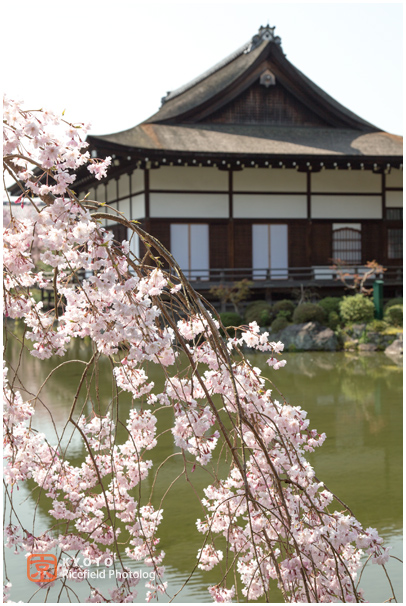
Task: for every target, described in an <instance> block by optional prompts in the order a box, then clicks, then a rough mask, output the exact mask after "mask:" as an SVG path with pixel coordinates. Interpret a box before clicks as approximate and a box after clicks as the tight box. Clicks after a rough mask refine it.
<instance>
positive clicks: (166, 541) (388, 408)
mask: <svg viewBox="0 0 406 606" xmlns="http://www.w3.org/2000/svg"><path fill="white" fill-rule="evenodd" d="M90 356H91V350H90V344H88V343H84V342H80V341H76V342H72V344H71V345H70V348H69V351H68V354H67V356H66V357H65V359H64V361H67V360H71V362H70V363H69V364H65V365H64V366H62V367H61V368H59V369H58V370H57V371H56V372H55V373H54V374H53V375H52V377H51V379H50V381H49V383H47V385H46V387H44V389H43V391H42V392H41V401H38V402H37V413H36V419H35V426H36V427H37V428H38V429H39V430H41V431H43V432H45V433H46V435H47V437H48V439H49V440H50V441H51V442H55V440H58V439H59V438H60V436H61V433H62V430H63V427H64V424H65V422H66V417H67V414H68V412H69V410H70V407H71V405H72V401H73V398H74V394H75V387H76V385H77V383H78V380H79V378H80V376H81V374H82V372H83V364H81V363H80V361H81V360H82V361H83V360H88V359H89V358H90ZM285 357H286V359H287V360H288V364H287V365H286V366H285V368H284V369H282V370H280V371H274V370H272V369H270V368H269V367H268V366H266V365H265V359H266V358H265V356H263V355H262V354H255V355H252V356H250V359H251V361H252V363H253V364H254V365H255V366H258V367H259V368H261V369H262V371H263V373H264V375H265V376H267V377H268V378H269V379H270V380H271V381H275V383H276V385H277V386H278V388H279V390H280V391H282V393H283V394H284V397H285V398H286V400H287V401H288V402H290V403H292V404H295V405H299V406H302V408H304V409H305V410H307V411H308V413H309V417H310V419H311V427H316V428H317V429H318V430H319V431H325V432H326V434H327V440H326V442H325V444H324V445H323V447H322V448H321V449H320V450H319V452H317V451H316V453H314V454H313V455H312V464H314V466H315V468H316V473H317V476H318V477H319V478H320V479H322V480H323V481H324V482H325V484H326V485H327V486H328V488H329V489H330V490H332V491H333V492H335V493H336V494H338V495H339V496H340V498H341V499H342V500H344V501H345V502H347V503H348V504H349V505H350V507H351V508H352V510H353V512H354V514H355V515H356V516H357V517H358V519H359V520H360V521H361V522H362V523H363V524H365V525H366V526H373V527H376V528H378V530H379V531H380V532H381V533H382V534H383V535H385V537H386V538H387V539H388V541H389V542H390V543H392V544H393V545H394V550H393V552H392V553H394V554H395V555H398V556H399V557H401V554H402V551H401V549H402V548H401V545H402V543H401V529H402V502H401V495H402V436H401V431H402V373H401V370H400V369H399V367H398V366H396V365H395V364H394V363H393V362H392V361H391V360H390V359H389V358H387V357H385V356H384V354H380V353H375V354H374V355H372V356H360V355H358V354H347V353H342V352H340V353H303V354H299V353H296V354H287V355H286V356H285ZM6 359H7V360H8V362H9V363H10V365H11V367H14V368H15V367H16V366H17V364H18V363H19V347H18V343H16V342H13V341H10V340H9V342H8V346H7V350H6ZM73 360H77V361H76V362H74V361H73ZM60 362H61V360H60V359H57V360H54V359H51V360H47V361H39V360H36V359H35V358H32V357H31V356H29V355H23V357H22V359H21V361H20V363H21V371H22V377H23V379H22V382H23V386H24V388H25V389H26V390H27V392H29V393H30V394H34V393H36V392H37V391H38V390H39V388H40V387H41V385H42V383H43V381H44V380H45V378H46V377H47V376H48V374H49V373H50V372H51V371H52V370H53V368H55V365H56V364H58V363H60ZM149 370H150V376H151V378H152V379H153V380H154V382H155V384H156V389H160V388H161V387H162V384H163V376H162V373H160V372H159V371H158V370H157V369H156V368H155V367H154V366H153V365H151V367H150V369H149ZM98 372H99V380H100V398H99V399H98V398H97V394H96V392H95V388H94V385H93V384H89V386H88V393H89V398H84V397H82V398H81V399H79V408H81V407H84V413H85V414H87V415H88V414H89V413H90V412H91V406H92V405H91V404H90V400H92V402H93V406H94V407H96V406H99V407H100V412H103V411H105V410H106V409H107V408H108V407H109V406H111V405H112V404H114V408H116V404H117V406H118V409H119V410H120V411H121V412H120V416H121V413H122V414H123V418H125V416H126V413H127V412H128V409H129V407H130V406H131V400H130V398H129V397H128V396H127V395H120V396H119V398H118V401H117V398H116V394H115V392H114V389H113V385H112V382H111V380H110V362H109V360H107V359H102V360H100V362H99V368H98ZM274 393H275V397H276V398H277V399H280V397H279V396H278V394H277V390H276V388H275V389H274ZM51 415H52V418H53V422H52V419H51ZM172 418H173V417H172V412H171V410H169V409H166V410H163V411H161V413H160V415H159V417H158V431H164V430H165V429H167V428H168V427H170V426H171V424H172ZM70 433H71V430H70V429H69V430H67V431H66V432H65V435H64V438H63V445H65V446H66V445H67V443H68V440H69V438H70ZM119 439H120V436H119ZM123 440H124V435H123ZM176 452H177V449H176V448H175V447H174V445H173V440H172V436H171V434H170V432H166V433H163V435H161V437H160V439H159V441H158V446H157V448H156V449H154V450H152V451H151V452H149V453H148V458H150V459H151V460H152V461H153V463H154V469H157V467H158V465H159V462H160V461H162V459H163V458H164V457H167V456H168V455H171V454H174V453H176ZM84 454H85V453H84V450H83V445H82V444H81V441H80V440H79V439H77V438H76V437H75V436H74V438H73V440H72V441H71V442H70V445H69V451H68V458H69V460H70V461H71V462H72V463H74V464H80V463H81V461H82V460H83V457H84ZM181 470H182V460H181V457H180V456H178V455H175V456H172V457H171V458H170V459H169V460H168V462H167V464H166V465H165V468H164V470H163V471H162V472H161V473H160V474H159V475H158V479H157V482H156V487H155V492H154V501H155V502H156V504H159V502H160V500H161V498H162V496H163V494H164V493H165V491H166V489H167V487H168V485H169V484H170V483H171V482H172V481H173V480H175V479H176V478H177V476H178V475H179V473H180V471H181ZM226 472H227V467H226V464H225V463H224V462H222V463H221V465H220V473H219V475H220V476H221V475H223V476H224V475H225V474H226ZM189 475H190V479H191V480H192V481H193V486H194V489H192V488H191V486H190V484H189V483H188V482H186V481H185V478H184V477H183V476H182V477H181V478H180V479H178V480H177V482H176V484H175V486H174V488H173V489H172V490H171V492H170V493H169V494H168V496H167V497H166V499H165V502H164V511H165V515H164V521H163V523H162V525H161V527H160V532H159V535H160V537H161V548H162V549H163V550H164V551H165V552H166V554H167V557H166V561H167V562H168V563H169V562H170V563H171V567H169V568H168V581H169V593H170V594H171V595H173V594H174V593H175V592H176V591H177V590H178V589H179V588H180V586H181V585H182V583H183V582H184V581H185V580H186V579H187V577H188V575H189V573H190V571H191V569H192V568H193V566H194V563H195V561H196V560H195V558H196V553H197V550H198V549H199V547H201V539H202V536H201V535H200V534H199V533H198V532H197V530H196V525H195V523H196V519H197V518H199V517H202V513H203V510H202V506H201V503H200V500H199V498H201V496H202V489H203V487H204V486H206V485H207V484H208V483H209V482H210V479H209V477H208V476H207V474H206V473H205V472H202V471H201V470H200V469H198V468H197V469H196V470H195V471H194V473H193V474H189ZM143 484H145V486H144V487H143V488H142V490H143V494H144V495H147V494H148V492H149V490H150V488H151V485H152V476H150V477H149V478H148V479H147V480H146V482H145V483H143ZM30 489H32V486H30V485H29V484H28V485H27V486H26V487H24V489H23V490H22V491H21V494H20V495H19V498H18V499H17V501H16V503H17V505H18V511H19V515H21V517H22V519H23V520H28V519H29V518H30V514H31V511H30V509H31V507H32V505H33V503H34V501H35V500H36V497H35V495H31V493H30V492H29V490H30ZM27 499H28V500H27ZM48 509H49V501H48V500H47V499H41V500H40V503H39V511H38V518H37V522H36V531H37V532H38V531H40V530H45V529H46V528H47V526H48V525H49V524H50V523H52V521H51V519H50V517H49V516H48V514H47V511H48ZM7 557H8V556H7ZM22 557H23V556H11V558H10V563H9V572H11V579H12V581H14V582H13V585H14V588H15V591H14V593H13V594H12V599H13V600H22V601H26V600H27V599H28V598H29V596H31V594H32V593H33V588H32V584H31V583H30V582H29V581H28V580H25V577H24V575H22V574H21V565H22V564H21V560H22ZM131 566H132V567H134V563H131ZM136 566H137V565H136ZM389 568H390V570H391V574H392V575H393V577H394V579H395V583H396V591H397V597H398V599H399V597H400V598H401V565H400V564H399V563H397V562H395V561H394V560H392V561H391V563H390V564H389ZM217 580H218V578H217V573H216V571H211V572H208V573H202V572H198V573H197V574H196V576H195V577H194V578H193V580H192V581H191V583H190V584H189V585H187V587H186V588H185V590H184V591H183V592H182V593H181V594H180V596H179V597H178V598H177V600H176V601H193V602H202V601H205V602H206V601H211V600H210V599H209V595H208V593H207V591H206V588H207V586H208V585H209V584H212V583H215V582H217ZM386 583H387V581H386V579H385V577H384V576H383V574H381V571H380V569H378V568H373V567H368V568H367V572H366V574H365V578H364V579H363V582H362V586H363V587H364V588H365V589H366V597H367V599H368V600H370V601H374V602H375V601H381V600H384V599H387V598H388V597H389V595H390V594H389V587H388V586H387V584H386ZM100 587H102V585H100ZM139 587H140V593H139V599H140V600H142V599H143V595H144V593H143V591H142V590H141V583H140V585H139ZM75 591H77V592H78V595H79V596H80V597H81V599H83V597H84V596H82V594H81V585H77V586H75ZM271 598H272V600H273V601H275V602H279V601H281V598H280V595H279V592H278V591H277V590H275V591H273V592H272V593H271ZM49 599H50V598H49ZM32 601H33V602H39V603H40V602H42V601H43V596H42V595H41V593H38V594H37V595H36V596H35V598H34V599H33V600H32ZM66 601H67V600H66Z"/></svg>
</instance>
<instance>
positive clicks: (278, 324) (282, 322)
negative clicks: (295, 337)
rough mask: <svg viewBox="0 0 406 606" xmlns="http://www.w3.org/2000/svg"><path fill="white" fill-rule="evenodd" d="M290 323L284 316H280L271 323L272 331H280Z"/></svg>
mask: <svg viewBox="0 0 406 606" xmlns="http://www.w3.org/2000/svg"><path fill="white" fill-rule="evenodd" d="M288 325H289V322H288V321H287V319H286V318H284V317H283V316H278V317H277V318H276V319H275V320H274V321H273V322H272V324H271V332H279V331H280V330H283V329H284V328H286V327H287V326H288Z"/></svg>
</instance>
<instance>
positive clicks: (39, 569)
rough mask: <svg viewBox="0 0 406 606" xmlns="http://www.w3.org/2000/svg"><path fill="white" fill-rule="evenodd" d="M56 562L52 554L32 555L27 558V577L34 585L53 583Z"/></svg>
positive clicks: (56, 569)
mask: <svg viewBox="0 0 406 606" xmlns="http://www.w3.org/2000/svg"><path fill="white" fill-rule="evenodd" d="M57 572H58V562H57V559H56V556H54V555H52V553H41V554H39V553H34V554H32V555H30V556H28V558H27V577H28V579H29V580H30V581H33V582H34V583H49V582H51V581H55V579H56V577H57Z"/></svg>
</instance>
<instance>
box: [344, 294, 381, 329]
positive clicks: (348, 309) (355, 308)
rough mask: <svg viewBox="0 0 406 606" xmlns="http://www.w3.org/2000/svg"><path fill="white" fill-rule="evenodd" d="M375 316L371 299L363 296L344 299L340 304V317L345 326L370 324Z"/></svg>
mask: <svg viewBox="0 0 406 606" xmlns="http://www.w3.org/2000/svg"><path fill="white" fill-rule="evenodd" d="M374 314H375V306H374V304H373V303H372V301H371V299H368V297H364V296H363V295H359V294H358V295H353V296H352V297H351V296H350V297H344V298H343V300H342V301H341V303H340V316H341V319H342V321H343V322H345V324H354V323H356V322H365V323H368V322H372V320H373V319H374Z"/></svg>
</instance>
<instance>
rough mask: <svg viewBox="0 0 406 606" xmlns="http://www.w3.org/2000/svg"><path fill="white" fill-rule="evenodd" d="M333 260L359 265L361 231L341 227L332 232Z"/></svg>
mask: <svg viewBox="0 0 406 606" xmlns="http://www.w3.org/2000/svg"><path fill="white" fill-rule="evenodd" d="M333 259H340V260H341V261H345V262H346V263H351V264H354V265H358V264H360V263H361V231H360V230H359V229H353V228H351V227H342V228H340V229H335V230H334V231H333Z"/></svg>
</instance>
